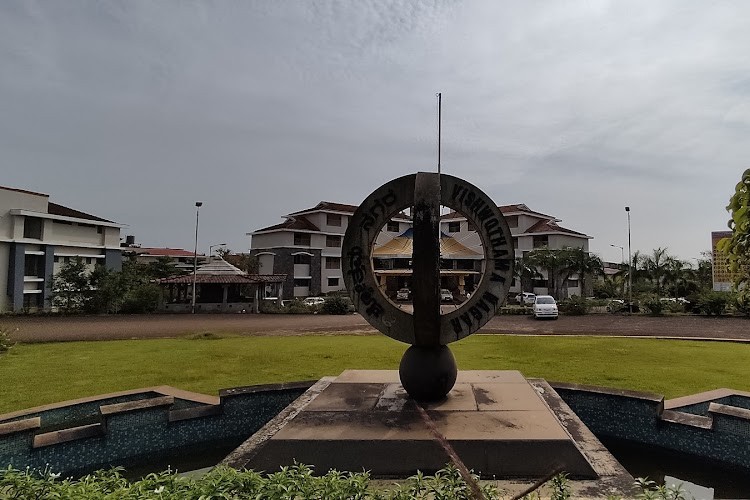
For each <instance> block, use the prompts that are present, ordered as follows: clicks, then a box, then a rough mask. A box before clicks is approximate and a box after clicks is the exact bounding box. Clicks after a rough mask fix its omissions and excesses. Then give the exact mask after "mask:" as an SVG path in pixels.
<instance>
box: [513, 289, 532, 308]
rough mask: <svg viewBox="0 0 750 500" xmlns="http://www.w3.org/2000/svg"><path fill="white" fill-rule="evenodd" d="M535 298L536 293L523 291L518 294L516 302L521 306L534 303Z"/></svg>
mask: <svg viewBox="0 0 750 500" xmlns="http://www.w3.org/2000/svg"><path fill="white" fill-rule="evenodd" d="M534 299H536V295H535V294H533V293H530V292H522V293H519V294H518V295H516V302H518V305H521V306H531V305H534Z"/></svg>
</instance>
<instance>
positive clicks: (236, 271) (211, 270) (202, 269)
mask: <svg viewBox="0 0 750 500" xmlns="http://www.w3.org/2000/svg"><path fill="white" fill-rule="evenodd" d="M195 274H200V275H204V274H210V275H215V276H216V275H221V276H224V275H232V274H233V275H245V276H246V275H247V273H246V272H245V271H243V270H241V269H240V268H238V267H235V266H233V265H232V264H230V263H229V262H227V261H225V260H224V259H222V258H211V259H209V260H208V262H206V263H205V264H202V265H200V266H198V269H196V270H195Z"/></svg>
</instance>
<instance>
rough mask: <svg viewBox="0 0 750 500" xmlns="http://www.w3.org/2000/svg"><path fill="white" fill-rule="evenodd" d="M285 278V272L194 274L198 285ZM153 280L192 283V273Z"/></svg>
mask: <svg viewBox="0 0 750 500" xmlns="http://www.w3.org/2000/svg"><path fill="white" fill-rule="evenodd" d="M285 280H286V274H197V275H196V276H195V282H196V283H198V284H200V285H206V284H218V285H232V284H241V285H253V284H259V283H283V282H284V281H285ZM154 281H155V282H156V283H157V284H159V285H175V284H192V283H193V275H192V274H185V275H182V276H170V277H169V278H161V279H157V280H154Z"/></svg>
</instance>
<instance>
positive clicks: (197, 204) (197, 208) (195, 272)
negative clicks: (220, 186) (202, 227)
mask: <svg viewBox="0 0 750 500" xmlns="http://www.w3.org/2000/svg"><path fill="white" fill-rule="evenodd" d="M202 205H203V202H202V201H196V202H195V249H194V250H193V299H192V303H191V307H190V312H192V313H193V314H195V285H196V281H197V276H198V217H199V216H200V211H201V206H202Z"/></svg>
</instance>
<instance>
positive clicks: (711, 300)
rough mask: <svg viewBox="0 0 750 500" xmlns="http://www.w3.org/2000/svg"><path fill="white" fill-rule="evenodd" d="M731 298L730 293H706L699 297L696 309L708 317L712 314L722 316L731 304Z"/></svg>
mask: <svg viewBox="0 0 750 500" xmlns="http://www.w3.org/2000/svg"><path fill="white" fill-rule="evenodd" d="M730 298H731V296H730V294H729V292H715V291H709V292H704V293H702V294H700V295H699V296H698V297H697V303H696V307H697V309H698V310H699V311H700V312H701V313H702V314H705V315H706V316H711V315H712V314H713V315H716V316H721V315H722V314H723V313H724V309H726V307H727V304H729V300H730Z"/></svg>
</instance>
